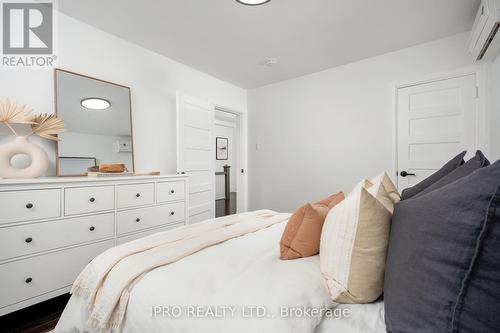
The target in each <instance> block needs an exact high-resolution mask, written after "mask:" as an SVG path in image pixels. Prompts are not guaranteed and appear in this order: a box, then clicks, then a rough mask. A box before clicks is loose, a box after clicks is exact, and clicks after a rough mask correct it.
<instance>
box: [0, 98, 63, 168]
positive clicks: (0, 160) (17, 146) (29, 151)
mask: <svg viewBox="0 0 500 333" xmlns="http://www.w3.org/2000/svg"><path fill="white" fill-rule="evenodd" d="M0 123H2V124H4V125H5V126H7V127H8V128H9V129H10V130H11V131H12V134H14V136H15V139H14V140H13V141H10V142H7V143H5V144H3V145H0V177H3V178H36V177H40V176H42V175H43V174H44V173H45V171H47V168H48V166H49V158H48V156H47V153H46V152H45V151H44V150H43V149H42V148H40V147H39V146H37V145H35V144H34V143H31V142H30V141H29V140H28V137H29V136H30V135H33V134H35V135H38V136H39V137H42V138H45V139H49V140H54V141H57V140H58V139H57V136H56V135H57V134H59V133H62V132H63V131H64V125H63V122H62V121H61V119H59V118H57V117H56V116H54V115H47V114H43V115H36V116H34V115H31V110H28V109H27V108H26V105H23V106H19V105H17V104H16V103H12V102H10V101H9V100H7V101H5V102H2V101H0ZM12 124H25V125H26V124H29V125H31V134H29V135H28V136H22V135H19V134H18V133H17V132H16V130H15V129H14V127H13V126H12ZM16 155H27V156H28V157H29V158H30V160H31V163H30V165H29V166H27V167H25V168H16V167H15V166H13V165H12V162H11V161H12V158H13V157H14V156H16Z"/></svg>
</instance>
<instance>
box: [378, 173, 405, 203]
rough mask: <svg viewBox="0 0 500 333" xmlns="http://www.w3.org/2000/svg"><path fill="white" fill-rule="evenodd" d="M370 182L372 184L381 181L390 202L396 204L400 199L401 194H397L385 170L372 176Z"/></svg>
mask: <svg viewBox="0 0 500 333" xmlns="http://www.w3.org/2000/svg"><path fill="white" fill-rule="evenodd" d="M371 183H372V184H378V183H381V184H382V186H383V187H384V189H385V192H386V193H387V195H388V196H389V199H390V200H391V201H392V203H394V204H396V203H398V202H400V201H401V195H400V194H399V192H398V189H397V188H396V186H395V185H394V183H393V182H392V180H391V177H389V175H388V174H387V172H382V173H381V174H380V175H378V176H377V177H375V178H373V179H372V180H371Z"/></svg>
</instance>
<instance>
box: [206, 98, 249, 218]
mask: <svg viewBox="0 0 500 333" xmlns="http://www.w3.org/2000/svg"><path fill="white" fill-rule="evenodd" d="M214 105H215V110H217V111H223V112H227V113H231V114H234V115H236V124H234V123H231V122H225V121H220V120H216V121H215V123H216V124H217V123H219V122H220V123H225V124H231V127H234V128H236V129H237V132H238V133H239V134H238V152H237V154H236V161H235V168H234V172H236V180H237V181H236V183H237V184H236V190H237V193H238V195H237V205H236V209H237V212H238V213H241V212H246V211H247V210H248V164H247V161H248V150H247V140H248V135H247V133H248V127H247V126H248V122H247V114H246V113H244V112H242V111H238V110H234V109H231V108H227V107H225V106H221V105H219V104H214ZM225 124H222V125H223V126H226V125H225ZM241 169H243V170H245V172H244V173H241Z"/></svg>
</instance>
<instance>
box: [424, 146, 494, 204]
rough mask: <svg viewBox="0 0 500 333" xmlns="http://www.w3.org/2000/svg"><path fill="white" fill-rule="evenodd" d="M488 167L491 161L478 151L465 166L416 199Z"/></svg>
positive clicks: (436, 183)
mask: <svg viewBox="0 0 500 333" xmlns="http://www.w3.org/2000/svg"><path fill="white" fill-rule="evenodd" d="M488 165H490V161H488V159H487V158H486V157H485V156H484V155H483V153H482V152H481V151H480V150H478V151H477V152H476V155H475V156H474V157H473V158H471V159H470V160H468V161H467V162H466V163H465V164H463V165H462V166H460V167H458V168H456V169H455V170H453V171H451V172H450V173H448V174H447V175H446V176H444V177H443V178H441V179H439V180H438V181H437V182H435V183H434V184H432V185H431V186H429V187H427V188H426V189H424V190H423V191H422V192H420V193H418V194H417V195H416V196H415V197H417V196H420V195H424V194H426V193H429V192H432V191H434V190H435V189H438V188H440V187H443V186H446V185H448V184H451V183H453V182H454V181H456V180H458V179H460V178H462V177H465V176H468V175H470V174H471V173H473V172H474V171H476V170H477V169H480V168H484V167H485V166H488Z"/></svg>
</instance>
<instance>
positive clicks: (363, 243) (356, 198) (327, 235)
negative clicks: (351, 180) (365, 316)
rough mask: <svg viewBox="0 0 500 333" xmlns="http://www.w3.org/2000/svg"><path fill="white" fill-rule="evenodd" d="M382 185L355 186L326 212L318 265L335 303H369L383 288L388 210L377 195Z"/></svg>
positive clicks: (387, 237) (388, 227) (389, 215)
mask: <svg viewBox="0 0 500 333" xmlns="http://www.w3.org/2000/svg"><path fill="white" fill-rule="evenodd" d="M381 188H383V186H382V185H380V183H379V185H378V186H371V187H370V188H368V189H366V188H364V187H362V186H360V187H357V188H356V189H355V190H354V191H353V192H351V193H350V194H349V196H348V197H347V198H346V199H345V200H344V201H342V202H341V203H340V204H338V205H337V206H335V207H334V208H333V209H331V210H330V212H329V213H328V215H327V217H326V220H325V223H324V225H323V229H322V232H321V242H320V267H321V272H322V274H323V277H324V278H325V280H326V285H327V287H328V290H329V292H330V295H331V298H332V299H333V301H334V302H337V303H370V302H373V301H375V300H376V299H377V298H378V297H380V295H381V294H382V291H383V284H384V270H385V259H386V254H387V247H388V244H389V232H390V224H391V216H392V214H391V212H390V211H389V209H387V208H386V207H385V206H384V205H383V204H382V203H381V202H380V201H379V200H378V199H377V198H376V196H377V193H378V191H379V190H381Z"/></svg>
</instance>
